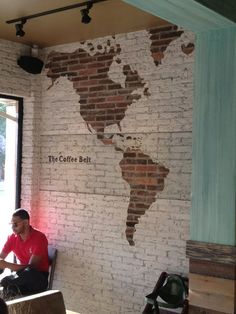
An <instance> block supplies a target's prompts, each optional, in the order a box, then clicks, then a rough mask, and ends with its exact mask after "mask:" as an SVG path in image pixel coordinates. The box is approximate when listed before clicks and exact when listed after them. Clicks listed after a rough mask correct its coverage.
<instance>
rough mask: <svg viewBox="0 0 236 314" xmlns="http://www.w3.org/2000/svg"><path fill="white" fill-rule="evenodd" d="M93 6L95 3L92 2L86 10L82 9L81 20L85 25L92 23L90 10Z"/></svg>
mask: <svg viewBox="0 0 236 314" xmlns="http://www.w3.org/2000/svg"><path fill="white" fill-rule="evenodd" d="M92 6H93V3H92V2H90V3H88V4H87V8H86V9H82V10H81V11H80V12H81V15H82V19H81V22H82V23H84V24H89V23H90V21H91V19H92V18H91V17H90V16H89V10H90V9H91V8H92Z"/></svg>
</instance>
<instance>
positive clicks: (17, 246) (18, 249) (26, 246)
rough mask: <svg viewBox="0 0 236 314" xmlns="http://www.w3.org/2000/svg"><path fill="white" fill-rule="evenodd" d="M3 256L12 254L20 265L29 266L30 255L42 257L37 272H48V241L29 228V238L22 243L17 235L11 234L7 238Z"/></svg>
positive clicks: (40, 233)
mask: <svg viewBox="0 0 236 314" xmlns="http://www.w3.org/2000/svg"><path fill="white" fill-rule="evenodd" d="M2 251H3V252H4V253H5V254H7V255H8V254H9V253H10V252H13V253H14V254H15V255H16V257H17V259H18V260H19V262H20V264H29V260H30V258H31V256H32V255H36V256H42V260H41V262H40V263H39V265H38V266H37V270H39V271H45V272H47V271H48V268H49V262H48V240H47V238H46V236H45V234H43V233H42V232H40V231H39V230H36V229H34V228H32V227H31V230H30V234H29V237H28V238H27V239H26V240H25V241H23V240H22V239H21V237H20V236H19V235H16V234H14V233H13V234H12V235H10V236H9V237H8V239H7V242H6V243H5V245H4V247H3V250H2Z"/></svg>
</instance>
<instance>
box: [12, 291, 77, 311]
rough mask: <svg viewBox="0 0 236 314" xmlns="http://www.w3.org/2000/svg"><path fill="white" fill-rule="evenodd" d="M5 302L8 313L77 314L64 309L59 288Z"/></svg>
mask: <svg viewBox="0 0 236 314" xmlns="http://www.w3.org/2000/svg"><path fill="white" fill-rule="evenodd" d="M6 303H7V307H8V311H9V314H16V313H17V314H42V313H45V314H79V313H78V312H73V311H69V310H66V308H65V303H64V299H63V295H62V293H61V292H60V291H59V290H48V291H45V292H42V293H37V294H33V295H30V296H27V297H23V298H18V299H14V300H12V301H7V302H6Z"/></svg>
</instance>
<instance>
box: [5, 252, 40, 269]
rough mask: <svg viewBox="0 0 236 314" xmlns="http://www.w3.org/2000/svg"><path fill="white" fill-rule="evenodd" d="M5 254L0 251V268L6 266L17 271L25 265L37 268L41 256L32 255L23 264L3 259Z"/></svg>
mask: <svg viewBox="0 0 236 314" xmlns="http://www.w3.org/2000/svg"><path fill="white" fill-rule="evenodd" d="M6 256H7V255H6V254H4V252H1V253H0V269H5V268H8V269H10V270H12V271H18V270H21V269H24V268H26V267H32V268H37V266H38V264H39V263H40V262H41V260H42V256H36V255H32V256H31V258H30V260H29V264H26V265H23V264H16V263H10V262H7V261H5V260H4V259H5V258H6Z"/></svg>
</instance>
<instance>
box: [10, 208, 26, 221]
mask: <svg viewBox="0 0 236 314" xmlns="http://www.w3.org/2000/svg"><path fill="white" fill-rule="evenodd" d="M12 216H13V217H16V216H17V217H20V218H21V219H27V220H29V219H30V216H29V213H28V212H27V210H25V209H23V208H19V209H17V210H16V211H15V212H14V214H13V215H12Z"/></svg>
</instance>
